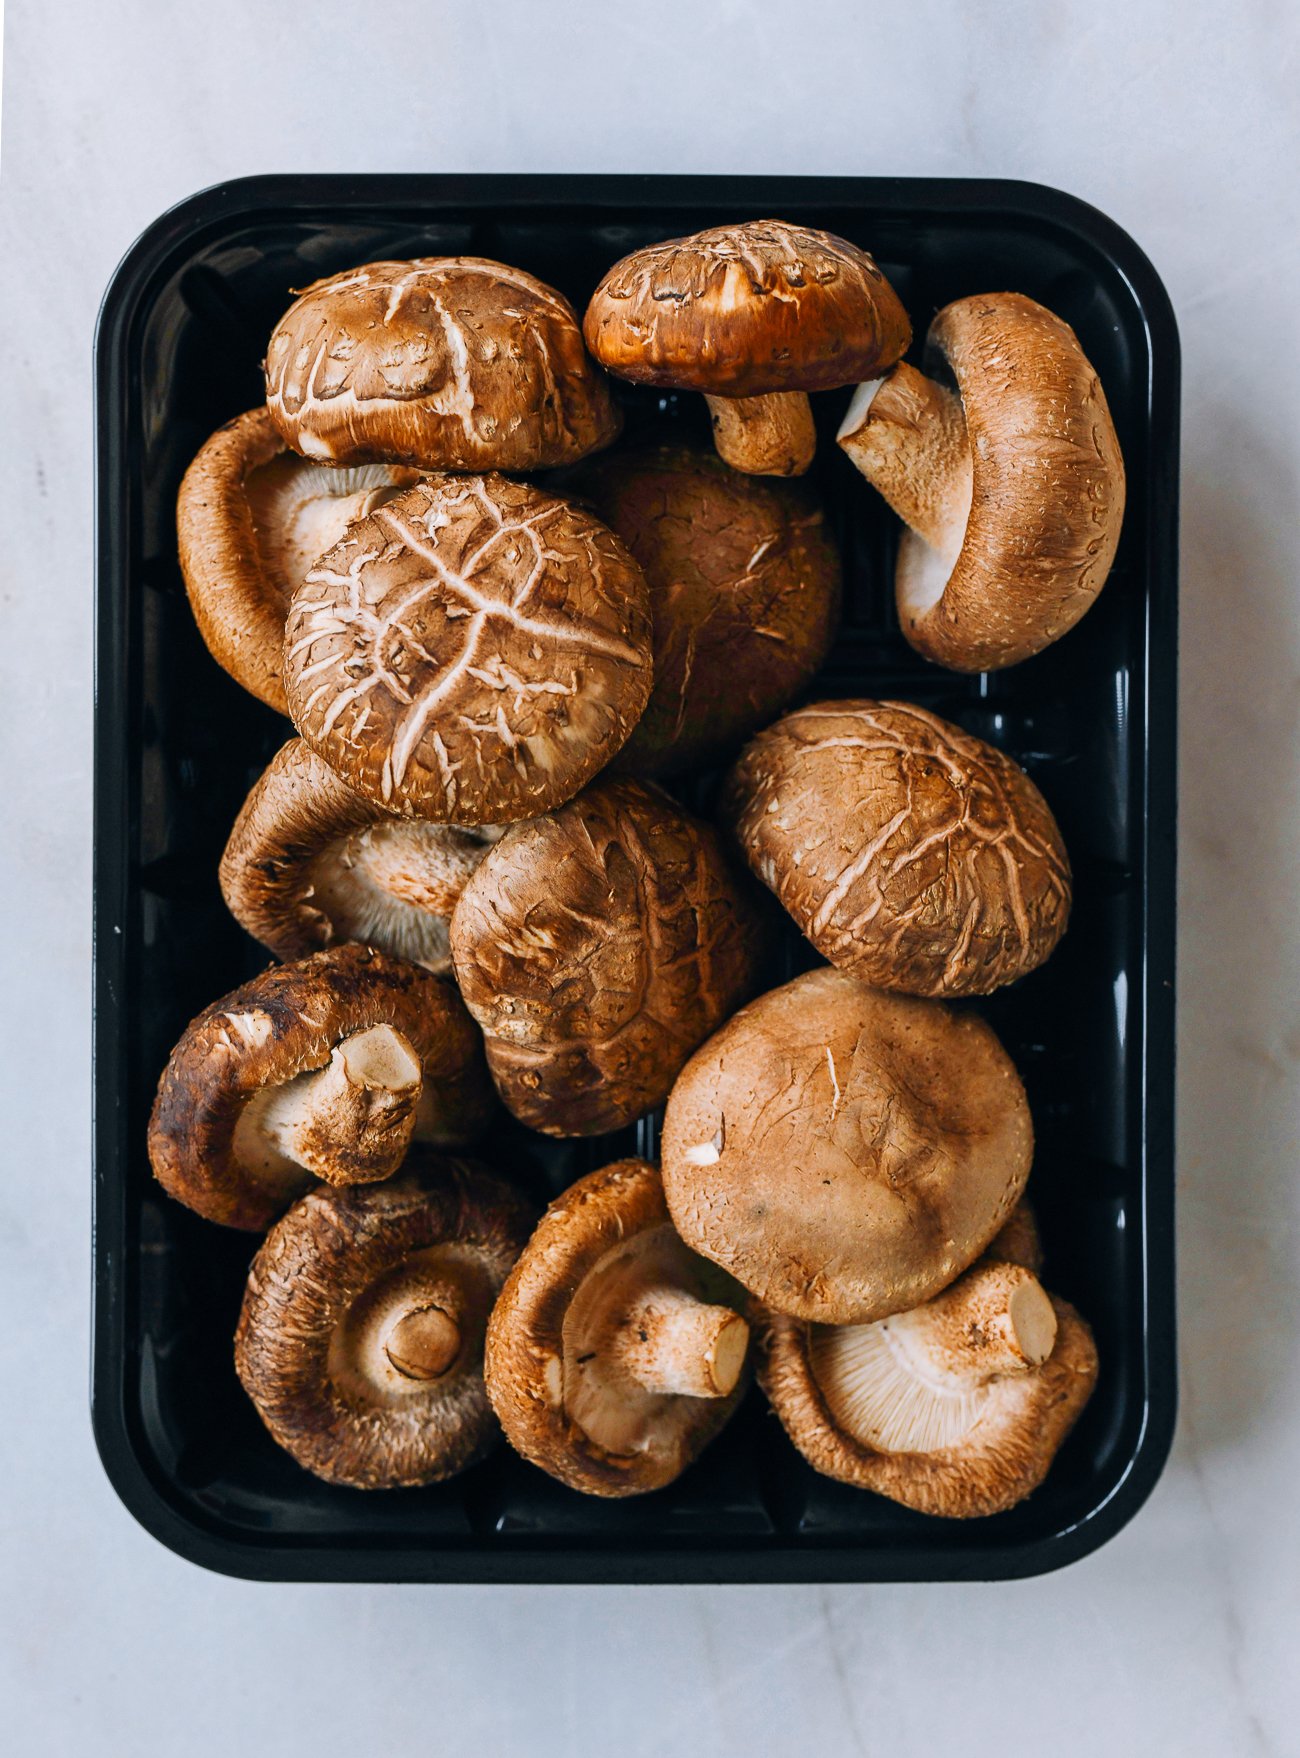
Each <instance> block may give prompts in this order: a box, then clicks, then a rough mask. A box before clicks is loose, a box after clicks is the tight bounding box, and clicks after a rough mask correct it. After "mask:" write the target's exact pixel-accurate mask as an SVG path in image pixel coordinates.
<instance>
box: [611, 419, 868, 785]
mask: <svg viewBox="0 0 1300 1758" xmlns="http://www.w3.org/2000/svg"><path fill="white" fill-rule="evenodd" d="M579 486H580V489H581V492H582V494H583V495H584V496H586V497H588V498H590V500H591V501H592V503H593V505H594V506H595V509H596V511H597V513H598V514H599V515H600V517H601V518H602V519H603V520H604V521H605V523H606V524H607V525H609V527H610V529H611V530H612V531H614V533H615V534H616V535H617V536H618V537H620V538H622V540H623V542H624V543H625V544H626V545H627V547H628V549H629V550H630V551H631V553H632V555H633V557H634V558H635V559H636V561H637V562H638V563H639V564H640V566H641V567H642V569H643V570H644V572H645V577H646V580H647V582H648V583H649V587H650V609H651V615H652V618H653V621H654V688H653V689H652V690H651V692H650V701H649V704H648V705H647V707H646V710H645V713H644V714H643V715H642V716H641V719H640V720H639V721H638V722H637V725H636V729H635V730H634V732H633V734H632V736H631V738H630V739H629V740H628V742H627V744H626V745H625V746H624V747H623V749H622V751H621V752H620V753H619V756H618V759H617V762H618V766H619V768H620V769H624V770H628V771H630V772H631V773H633V774H640V775H661V774H665V773H669V772H672V771H674V770H683V769H687V768H690V767H692V766H694V765H696V764H699V763H705V762H708V761H710V760H711V759H713V758H715V757H716V756H717V755H718V754H719V753H720V752H722V751H725V750H726V748H727V747H728V746H732V745H735V744H737V743H738V742H739V741H740V740H741V739H743V738H746V737H747V736H748V735H749V734H750V733H752V732H753V731H754V729H755V728H756V727H760V726H763V725H764V724H765V723H766V722H767V721H769V720H770V719H771V718H772V716H773V715H774V714H778V713H779V712H780V711H781V709H782V708H784V707H785V706H786V704H787V703H788V702H790V701H791V700H792V699H793V698H794V697H795V696H797V695H798V694H799V692H800V690H802V689H803V687H804V686H805V684H807V682H808V680H809V679H810V678H811V677H812V675H813V673H814V672H815V671H816V670H817V668H818V666H819V665H820V664H821V662H822V660H823V659H824V658H825V656H826V650H827V648H828V647H829V645H830V641H831V637H832V636H833V634H834V632H835V626H836V620H837V616H838V611H839V600H840V563H839V557H838V555H837V554H836V552H835V547H834V545H833V544H832V542H831V540H830V537H829V534H828V533H827V531H826V528H825V522H824V518H823V514H822V511H821V509H820V507H818V506H817V505H816V504H815V503H814V502H813V501H812V499H811V498H810V497H809V496H808V495H807V494H806V493H804V492H803V491H801V490H799V489H797V488H794V487H793V486H792V485H788V484H785V483H778V482H776V481H773V480H772V479H771V478H767V479H764V478H762V477H756V476H745V475H742V474H740V473H739V472H738V471H735V470H731V469H728V467H727V466H726V465H725V464H723V463H722V462H721V460H720V459H719V458H717V457H716V456H715V455H714V454H713V453H711V452H703V451H699V450H696V449H694V448H691V447H687V446H680V445H677V446H670V445H664V446H656V447H652V448H647V449H644V450H642V451H634V452H617V453H610V454H609V455H608V456H607V457H605V458H601V459H598V460H596V461H595V462H594V463H593V464H591V465H589V466H588V467H587V468H586V469H584V471H583V472H582V475H581V477H580V478H579Z"/></svg>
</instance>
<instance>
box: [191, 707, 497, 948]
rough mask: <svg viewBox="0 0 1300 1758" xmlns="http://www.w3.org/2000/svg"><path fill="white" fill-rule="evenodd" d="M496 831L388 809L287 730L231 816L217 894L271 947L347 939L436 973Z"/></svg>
mask: <svg viewBox="0 0 1300 1758" xmlns="http://www.w3.org/2000/svg"><path fill="white" fill-rule="evenodd" d="M497 835H498V832H497V831H496V830H494V829H492V828H491V827H489V826H484V827H482V828H481V829H476V830H474V829H463V828H461V827H460V826H458V825H454V824H427V823H424V822H422V821H417V820H412V819H398V818H395V817H393V816H392V815H391V814H390V813H388V812H386V811H385V810H384V809H383V808H382V807H381V806H377V805H376V804H375V803H374V801H373V800H368V799H366V798H365V797H364V796H363V795H361V794H358V793H355V792H354V791H353V790H352V789H351V788H350V787H348V786H347V785H346V784H345V783H344V782H343V781H341V780H340V779H339V777H338V776H337V775H335V773H334V771H333V770H332V769H331V768H330V766H329V764H328V763H325V762H324V761H323V760H322V759H321V758H320V757H318V756H317V755H316V753H315V752H314V751H312V750H311V749H309V747H308V746H306V745H305V744H303V742H302V740H301V739H290V740H289V742H288V744H286V745H283V746H281V748H280V750H278V751H277V752H276V754H275V756H274V757H273V758H272V759H271V761H270V763H269V764H268V765H267V768H266V770H265V772H264V773H263V774H262V775H261V776H260V777H259V778H258V780H257V782H256V783H255V784H254V786H253V789H252V791H251V792H250V794H249V796H248V798H247V800H245V802H244V804H243V806H242V808H241V809H240V813H239V816H238V818H237V819H236V820H235V826H234V829H233V830H232V831H231V833H230V837H229V840H228V841H227V843H226V848H225V852H224V854H223V855H222V857H221V894H222V896H223V897H224V898H225V900H226V904H227V906H228V908H229V909H230V912H231V914H232V915H233V916H234V917H235V919H236V921H237V922H238V923H239V924H240V926H241V927H243V928H245V929H246V930H247V931H248V933H250V934H251V935H252V936H253V938H254V939H255V940H260V941H261V943H262V945H263V946H266V947H269V948H270V950H271V951H272V952H273V953H274V954H275V955H276V957H277V958H302V957H303V956H305V955H306V954H307V953H309V952H314V951H316V950H318V949H319V948H321V947H324V946H331V945H335V944H337V943H339V942H342V941H348V940H355V941H359V942H362V943H364V944H365V945H367V946H373V947H376V948H377V949H378V950H379V951H381V952H391V953H394V954H395V955H396V956H397V957H399V958H407V959H410V960H411V962H412V963H413V964H420V965H423V966H424V967H425V969H426V970H431V971H436V972H439V973H443V972H446V971H448V970H450V968H451V951H450V945H449V941H450V933H451V912H452V910H453V909H454V908H455V907H456V900H457V898H458V897H459V896H460V894H461V892H462V891H463V889H464V887H465V883H466V881H467V880H468V878H469V876H470V874H471V873H472V872H473V871H474V869H475V867H476V866H477V865H478V863H479V862H480V861H481V860H482V858H483V856H484V854H485V853H486V851H487V849H488V848H489V847H490V845H491V844H492V842H494V841H495V840H496V838H497Z"/></svg>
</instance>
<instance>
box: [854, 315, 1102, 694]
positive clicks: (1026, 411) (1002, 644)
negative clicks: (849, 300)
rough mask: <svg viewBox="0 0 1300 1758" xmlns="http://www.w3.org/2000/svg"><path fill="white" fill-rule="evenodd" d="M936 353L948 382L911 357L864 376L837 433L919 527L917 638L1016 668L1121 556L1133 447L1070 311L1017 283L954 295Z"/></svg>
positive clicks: (987, 664) (939, 322) (904, 607)
mask: <svg viewBox="0 0 1300 1758" xmlns="http://www.w3.org/2000/svg"><path fill="white" fill-rule="evenodd" d="M926 363H927V366H930V367H933V369H934V370H935V371H936V372H938V373H940V374H941V375H942V379H943V381H944V382H938V383H936V382H935V381H934V380H933V379H927V378H924V377H922V375H921V374H920V373H918V372H916V371H915V369H914V368H912V367H910V366H906V365H903V366H900V367H898V368H897V369H896V372H895V373H894V374H892V375H890V376H888V377H886V378H884V379H876V380H873V381H868V382H867V383H865V384H863V385H861V386H860V387H859V389H858V391H857V393H856V394H855V396H854V399H853V402H852V403H851V404H850V407H849V411H848V413H847V414H846V416H845V419H844V423H843V426H842V427H841V429H840V443H841V444H842V445H843V446H844V448H845V450H846V451H847V452H848V453H849V455H850V456H851V457H852V458H853V459H854V462H855V463H857V465H858V467H859V469H861V470H862V471H863V473H864V474H865V475H866V476H867V477H868V479H869V480H872V481H874V482H875V483H876V485H877V486H878V487H879V488H880V489H881V491H882V493H884V494H885V497H886V499H888V500H889V501H890V502H891V504H892V505H893V506H894V508H895V510H896V511H897V512H898V513H899V514H900V516H901V517H902V518H903V519H904V520H905V521H906V522H907V525H908V527H909V528H908V529H907V530H906V531H904V533H903V537H902V540H901V543H900V545H899V552H898V564H897V570H896V574H895V587H896V594H897V599H898V614H899V621H900V623H901V625H902V630H903V634H904V635H905V636H906V638H907V639H908V641H909V642H911V644H912V646H913V647H915V648H916V649H917V650H918V652H920V653H923V654H924V655H925V657H926V658H927V659H932V660H934V661H935V662H936V663H937V664H939V665H944V666H948V667H949V668H950V669H952V670H955V671H963V672H976V671H990V670H996V669H998V668H1000V667H1002V666H1008V665H1016V664H1018V663H1019V662H1020V661H1021V660H1024V659H1028V658H1029V657H1030V656H1031V655H1032V654H1035V653H1038V652H1040V651H1041V650H1042V649H1043V648H1044V647H1047V646H1049V645H1050V644H1051V643H1052V642H1053V641H1056V640H1058V639H1059V638H1060V636H1062V635H1063V634H1065V633H1066V631H1067V630H1069V629H1071V628H1073V626H1074V624H1075V623H1077V622H1078V620H1079V618H1080V617H1081V616H1083V614H1084V612H1085V611H1087V610H1088V609H1090V608H1091V606H1092V604H1093V602H1094V600H1095V599H1096V597H1097V594H1098V593H1099V592H1100V591H1101V589H1102V587H1103V586H1104V584H1105V582H1106V576H1107V575H1108V574H1109V572H1110V567H1111V563H1112V562H1113V561H1114V559H1115V551H1116V548H1117V546H1118V544H1119V534H1120V526H1121V523H1122V522H1123V517H1124V498H1125V481H1124V460H1123V457H1122V456H1121V453H1120V449H1119V441H1118V439H1117V438H1116V435H1115V425H1114V422H1113V421H1112V419H1111V414H1110V409H1109V407H1108V406H1107V403H1106V393H1105V391H1104V390H1103V389H1102V386H1101V382H1100V380H1099V379H1098V377H1097V374H1096V373H1095V372H1094V370H1093V368H1092V366H1091V365H1090V364H1089V362H1088V360H1087V358H1086V356H1085V355H1084V352H1083V349H1082V348H1081V347H1080V346H1079V339H1078V337H1077V336H1076V335H1075V333H1074V331H1073V330H1072V329H1071V328H1070V326H1069V324H1067V323H1065V322H1064V321H1063V320H1062V319H1061V318H1059V317H1057V316H1055V315H1054V313H1052V312H1050V311H1048V310H1047V309H1046V308H1045V307H1044V306H1042V305H1039V304H1037V303H1036V302H1035V301H1034V300H1032V299H1028V298H1026V297H1025V296H1024V295H1023V294H1020V293H987V294H980V295H978V296H976V297H973V298H969V299H958V300H957V301H955V302H954V303H953V304H952V305H948V306H945V307H944V309H943V310H942V311H941V312H939V314H938V315H937V317H936V318H935V319H934V322H933V323H932V324H931V325H930V333H929V336H928V337H927V340H926ZM953 380H955V382H956V386H957V395H955V396H954V395H953V393H952V392H951V391H950V390H949V389H948V388H947V386H948V383H949V382H951V381H953Z"/></svg>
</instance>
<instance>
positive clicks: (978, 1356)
mask: <svg viewBox="0 0 1300 1758" xmlns="http://www.w3.org/2000/svg"><path fill="white" fill-rule="evenodd" d="M755 1324H756V1330H757V1335H758V1342H759V1350H760V1367H759V1381H760V1384H761V1385H762V1387H763V1389H764V1391H765V1392H766V1393H767V1395H768V1398H769V1399H770V1400H771V1403H772V1407H773V1409H774V1410H775V1411H776V1413H777V1415H778V1416H779V1417H780V1419H781V1423H782V1426H783V1427H784V1428H785V1431H786V1433H787V1434H788V1435H789V1437H790V1439H791V1440H792V1441H793V1442H794V1444H795V1446H796V1447H797V1448H798V1449H799V1451H800V1452H801V1453H802V1454H803V1456H804V1458H805V1459H807V1461H808V1463H809V1464H810V1465H811V1466H812V1467H813V1469H814V1470H815V1471H820V1472H821V1473H822V1474H823V1475H824V1476H827V1477H834V1478H837V1479H838V1480H839V1481H840V1482H841V1483H848V1484H852V1485H854V1486H855V1487H857V1488H860V1489H871V1490H875V1492H876V1493H877V1494H878V1495H883V1496H888V1497H889V1498H890V1499H891V1500H892V1501H896V1502H902V1503H904V1504H905V1505H906V1506H907V1507H909V1508H916V1509H918V1510H919V1511H920V1512H921V1513H924V1514H939V1515H943V1516H946V1517H947V1518H949V1519H969V1518H972V1517H974V1516H977V1515H983V1514H997V1513H1001V1512H1002V1511H1003V1510H1004V1509H1006V1508H1010V1507H1014V1506H1015V1504H1016V1503H1017V1502H1020V1501H1023V1500H1024V1498H1025V1497H1026V1496H1027V1495H1029V1494H1030V1492H1031V1491H1033V1490H1035V1489H1037V1487H1038V1485H1039V1484H1040V1483H1041V1482H1042V1481H1043V1478H1044V1477H1045V1476H1046V1475H1047V1471H1048V1468H1049V1467H1050V1465H1051V1463H1052V1460H1053V1459H1054V1458H1055V1457H1056V1454H1057V1452H1058V1450H1059V1449H1060V1446H1061V1443H1062V1441H1064V1439H1065V1437H1066V1435H1067V1434H1068V1433H1069V1432H1070V1430H1071V1428H1073V1426H1074V1424H1075V1421H1076V1420H1077V1418H1078V1416H1079V1413H1080V1412H1081V1411H1082V1409H1083V1407H1084V1405H1085V1404H1086V1403H1087V1401H1088V1399H1089V1397H1090V1396H1091V1395H1092V1390H1093V1387H1094V1386H1095V1384H1096V1381H1097V1351H1096V1347H1095V1345H1094V1343H1093V1339H1092V1333H1091V1331H1090V1330H1089V1329H1088V1326H1087V1325H1086V1324H1085V1323H1084V1321H1083V1319H1081V1318H1080V1316H1079V1314H1078V1313H1077V1312H1076V1311H1075V1310H1074V1308H1073V1307H1072V1306H1069V1305H1067V1304H1066V1302H1065V1301H1063V1300H1057V1299H1056V1298H1055V1297H1054V1296H1052V1295H1049V1294H1047V1293H1045V1292H1044V1290H1043V1288H1042V1285H1041V1284H1040V1283H1039V1281H1038V1279H1037V1277H1036V1276H1035V1275H1034V1273H1033V1271H1032V1270H1029V1269H1026V1268H1024V1267H1023V1266H1020V1265H1017V1264H1010V1263H1005V1262H998V1261H996V1260H995V1259H993V1258H992V1256H990V1257H988V1258H985V1259H982V1260H981V1261H980V1262H979V1263H978V1264H977V1265H976V1266H975V1267H974V1268H973V1269H970V1270H968V1271H967V1272H966V1274H965V1275H964V1276H962V1277H961V1278H960V1279H959V1280H958V1281H956V1282H954V1283H953V1285H952V1286H951V1287H950V1288H948V1289H947V1290H946V1291H945V1292H943V1293H941V1294H939V1295H938V1296H937V1297H936V1298H935V1299H933V1300H931V1301H929V1302H927V1303H926V1304H925V1305H922V1306H919V1307H917V1308H915V1309H914V1310H912V1311H909V1312H900V1313H896V1314H894V1315H893V1316H892V1317H889V1318H883V1319H878V1320H876V1321H875V1322H874V1323H871V1324H849V1325H822V1324H809V1323H807V1322H806V1321H805V1320H802V1319H797V1318H790V1317H786V1316H783V1315H781V1314H779V1313H765V1314H763V1313H760V1314H757V1315H756V1316H755Z"/></svg>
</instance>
